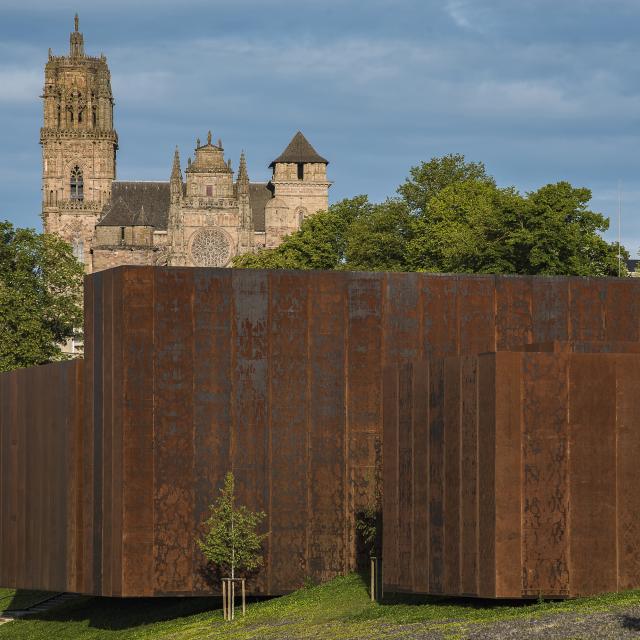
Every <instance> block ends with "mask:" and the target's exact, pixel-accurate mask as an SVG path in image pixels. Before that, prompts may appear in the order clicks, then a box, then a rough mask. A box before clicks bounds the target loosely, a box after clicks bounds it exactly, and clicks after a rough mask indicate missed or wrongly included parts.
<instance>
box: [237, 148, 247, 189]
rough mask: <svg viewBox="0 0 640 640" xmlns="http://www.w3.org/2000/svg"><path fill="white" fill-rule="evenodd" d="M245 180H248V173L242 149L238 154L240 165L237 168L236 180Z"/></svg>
mask: <svg viewBox="0 0 640 640" xmlns="http://www.w3.org/2000/svg"><path fill="white" fill-rule="evenodd" d="M244 180H246V181H247V182H249V174H248V173H247V160H246V158H245V157H244V151H242V153H241V154H240V167H239V168H238V182H240V181H244Z"/></svg>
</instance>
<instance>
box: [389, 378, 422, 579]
mask: <svg viewBox="0 0 640 640" xmlns="http://www.w3.org/2000/svg"><path fill="white" fill-rule="evenodd" d="M382 392H383V394H384V397H383V403H382V410H383V413H382V421H383V435H384V437H383V440H382V442H383V450H382V451H383V453H382V457H383V460H384V465H383V471H382V482H383V485H384V491H383V493H382V511H383V514H385V516H386V517H383V519H382V557H383V558H384V559H385V566H384V581H385V584H386V585H387V586H388V587H389V588H390V589H392V590H394V591H402V590H403V588H402V587H403V586H404V585H403V583H402V582H401V581H400V575H399V570H398V567H399V565H400V563H399V560H398V545H397V544H396V541H397V540H398V537H399V529H400V525H401V522H402V520H401V516H400V511H399V508H400V500H399V492H400V483H401V482H403V478H401V477H400V472H399V469H400V466H399V463H398V452H399V447H398V425H399V423H400V418H399V415H398V412H399V405H398V368H397V367H391V366H389V367H385V369H384V371H383V385H382ZM427 466H428V465H427ZM426 486H427V487H428V484H426ZM421 488H422V487H421ZM416 502H417V504H416V509H420V508H421V507H422V505H423V504H424V503H422V502H418V501H416ZM422 508H423V509H424V511H427V509H426V508H424V507H422ZM425 559H427V560H428V555H427V556H425ZM420 560H421V558H419V559H418V560H417V561H418V562H420ZM427 590H428V588H427Z"/></svg>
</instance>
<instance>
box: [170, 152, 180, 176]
mask: <svg viewBox="0 0 640 640" xmlns="http://www.w3.org/2000/svg"><path fill="white" fill-rule="evenodd" d="M174 180H180V182H182V171H181V170H180V152H179V151H178V147H177V146H176V150H175V151H174V153H173V167H172V169H171V181H172V182H173V181H174Z"/></svg>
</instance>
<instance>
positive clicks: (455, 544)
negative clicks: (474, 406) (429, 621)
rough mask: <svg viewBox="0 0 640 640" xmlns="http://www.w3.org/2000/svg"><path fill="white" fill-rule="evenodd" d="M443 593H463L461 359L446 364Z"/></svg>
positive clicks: (447, 359) (446, 360)
mask: <svg viewBox="0 0 640 640" xmlns="http://www.w3.org/2000/svg"><path fill="white" fill-rule="evenodd" d="M443 405H444V425H443V431H444V502H443V508H444V517H443V525H444V534H443V536H444V557H445V558H446V562H445V563H444V578H443V583H442V589H443V591H444V593H460V591H461V587H460V475H461V468H460V418H461V416H460V410H461V406H462V398H461V389H460V359H459V358H457V357H449V358H445V361H444V401H443Z"/></svg>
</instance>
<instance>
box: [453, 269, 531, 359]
mask: <svg viewBox="0 0 640 640" xmlns="http://www.w3.org/2000/svg"><path fill="white" fill-rule="evenodd" d="M521 282H522V283H523V284H525V283H526V279H525V280H523V281H521ZM495 295H496V292H495V277H494V276H467V277H464V278H459V280H458V288H457V303H458V304H457V314H458V340H459V344H458V353H460V354H476V353H483V352H485V351H495V350H496V308H495Z"/></svg>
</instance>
